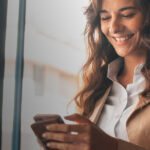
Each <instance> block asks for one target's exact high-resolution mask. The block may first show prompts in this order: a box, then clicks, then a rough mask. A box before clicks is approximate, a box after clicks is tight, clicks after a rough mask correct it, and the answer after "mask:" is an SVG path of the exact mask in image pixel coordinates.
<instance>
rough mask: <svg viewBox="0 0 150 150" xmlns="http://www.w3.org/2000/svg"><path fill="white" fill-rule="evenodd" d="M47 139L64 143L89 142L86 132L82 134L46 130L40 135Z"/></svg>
mask: <svg viewBox="0 0 150 150" xmlns="http://www.w3.org/2000/svg"><path fill="white" fill-rule="evenodd" d="M42 137H43V138H45V139H47V140H54V141H59V142H65V143H90V136H89V135H88V134H87V133H82V134H78V135H77V134H65V133H53V132H46V133H44V134H43V135H42Z"/></svg>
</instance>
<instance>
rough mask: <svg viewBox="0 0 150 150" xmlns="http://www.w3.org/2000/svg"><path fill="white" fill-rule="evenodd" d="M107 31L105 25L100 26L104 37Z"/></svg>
mask: <svg viewBox="0 0 150 150" xmlns="http://www.w3.org/2000/svg"><path fill="white" fill-rule="evenodd" d="M107 30H108V29H107V25H104V24H101V31H102V33H103V34H104V35H107V32H108V31H107Z"/></svg>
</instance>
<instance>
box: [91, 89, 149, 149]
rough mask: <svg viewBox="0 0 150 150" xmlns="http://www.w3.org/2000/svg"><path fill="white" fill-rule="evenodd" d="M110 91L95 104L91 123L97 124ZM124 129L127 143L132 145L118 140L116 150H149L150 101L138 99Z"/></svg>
mask: <svg viewBox="0 0 150 150" xmlns="http://www.w3.org/2000/svg"><path fill="white" fill-rule="evenodd" d="M110 89H111V87H110V88H108V90H107V91H106V93H105V95H104V96H103V97H102V98H101V99H100V100H99V101H98V102H97V104H96V107H95V109H94V112H93V114H92V115H91V117H90V120H91V121H92V122H94V123H97V121H98V118H99V116H100V115H101V111H102V108H103V106H104V103H105V101H106V98H107V96H108V94H109V92H110ZM126 128H127V133H128V138H129V141H130V142H131V143H133V144H131V143H129V142H125V141H122V140H119V139H118V150H150V100H145V99H142V98H139V102H138V104H137V105H136V107H135V108H134V110H133V112H132V113H131V115H130V116H129V118H128V120H127V124H126ZM137 145H138V146H137Z"/></svg>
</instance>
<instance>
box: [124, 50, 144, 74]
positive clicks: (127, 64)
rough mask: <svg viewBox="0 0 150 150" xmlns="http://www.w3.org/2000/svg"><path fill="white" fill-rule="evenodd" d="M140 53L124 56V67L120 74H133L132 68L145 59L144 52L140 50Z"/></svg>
mask: <svg viewBox="0 0 150 150" xmlns="http://www.w3.org/2000/svg"><path fill="white" fill-rule="evenodd" d="M141 52H142V53H137V54H136V55H130V56H126V57H125V58H124V69H123V72H122V74H124V75H126V74H127V75H128V76H129V75H130V76H133V74H134V69H135V67H136V66H137V65H139V64H142V63H145V61H146V52H143V51H141Z"/></svg>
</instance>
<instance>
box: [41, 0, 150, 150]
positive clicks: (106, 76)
mask: <svg viewBox="0 0 150 150" xmlns="http://www.w3.org/2000/svg"><path fill="white" fill-rule="evenodd" d="M85 14H86V15H87V26H86V30H85V35H86V38H87V39H88V50H89V52H88V56H89V57H88V60H87V62H86V64H85V65H84V67H83V81H84V86H83V89H82V90H81V91H80V92H79V93H78V94H77V96H76V97H75V101H76V104H77V106H78V108H79V109H78V110H79V112H80V114H81V115H78V114H73V115H71V116H67V117H65V118H66V119H68V120H71V121H75V122H77V124H74V125H71V124H62V125H60V124H51V125H48V126H47V130H48V131H47V132H46V133H44V134H43V137H44V138H45V139H48V140H55V142H49V143H48V144H47V146H48V147H50V148H54V149H61V150H146V149H147V150H148V149H149V150H150V115H149V114H150V105H149V104H150V1H149V0H91V2H90V5H89V7H88V8H87V9H86V12H85ZM74 132H75V133H74Z"/></svg>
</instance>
